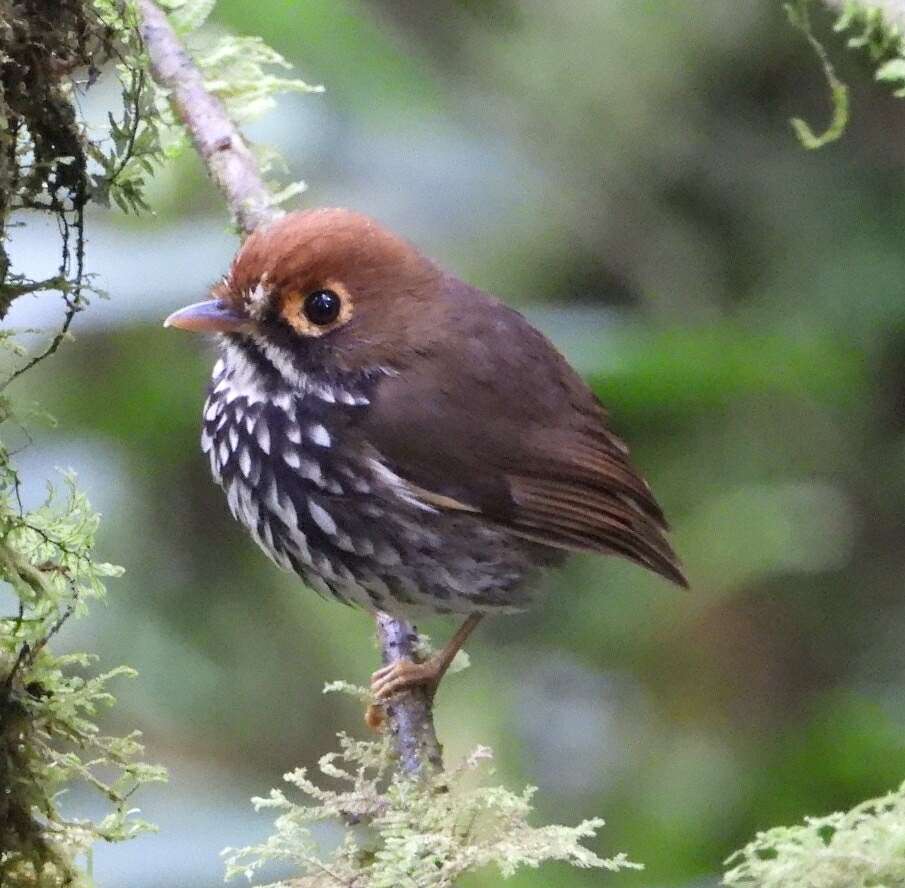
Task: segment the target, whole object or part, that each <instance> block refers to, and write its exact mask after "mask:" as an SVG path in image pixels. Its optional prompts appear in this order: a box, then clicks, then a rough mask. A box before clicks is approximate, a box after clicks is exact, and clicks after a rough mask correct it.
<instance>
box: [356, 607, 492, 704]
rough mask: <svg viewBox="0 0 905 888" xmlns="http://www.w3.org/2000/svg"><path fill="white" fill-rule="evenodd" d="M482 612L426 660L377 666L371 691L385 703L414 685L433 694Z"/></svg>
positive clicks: (377, 698) (471, 618) (478, 621)
mask: <svg viewBox="0 0 905 888" xmlns="http://www.w3.org/2000/svg"><path fill="white" fill-rule="evenodd" d="M482 616H483V615H482V614H472V615H471V616H470V617H468V618H466V620H465V622H463V623H462V625H461V626H460V627H459V628H458V630H457V631H456V634H455V635H453V637H452V638H451V639H450V640H449V641H448V642H447V643H446V645H445V646H444V647H443V649H442V650H439V651H437V653H436V654H434V655H433V656H432V657H431V658H430V659H429V660H426V661H425V662H424V663H414V662H412V661H411V660H397V661H396V662H395V663H390V664H389V665H388V666H384V667H383V668H382V669H378V670H377V671H376V672H375V673H374V674H373V675H372V676H371V693H372V694H373V695H374V699H375V700H377V702H378V703H384V702H386V701H387V700H389V699H390V697H393V696H395V695H396V694H399V693H401V692H402V691H408V690H411V689H412V688H414V687H419V686H420V687H423V688H425V689H426V690H427V693H428V696H429V697H431V698H432V697H433V696H434V694H435V693H436V692H437V687H438V686H439V684H440V681H441V679H442V678H443V676H444V675H445V674H446V670H447V669H449V664H450V663H452V661H453V659H455V656H456V654H457V653H458V652H459V649H460V648H461V647H462V645H463V644H465V640H466V639H467V638H468V636H469V635H471V633H472V632H473V631H474V628H475V626H477V625H478V623H480V622H481V617H482Z"/></svg>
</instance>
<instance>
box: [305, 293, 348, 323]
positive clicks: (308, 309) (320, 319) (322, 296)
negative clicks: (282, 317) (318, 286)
mask: <svg viewBox="0 0 905 888" xmlns="http://www.w3.org/2000/svg"><path fill="white" fill-rule="evenodd" d="M339 308H340V299H339V296H337V295H336V293H334V292H333V290H315V291H314V292H313V293H309V294H308V295H307V296H306V297H305V317H306V318H308V320H309V321H311V323H312V324H317V325H318V327H323V326H324V325H325V324H332V323H333V321H335V320H336V319H337V317H339Z"/></svg>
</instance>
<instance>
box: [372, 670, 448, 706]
mask: <svg viewBox="0 0 905 888" xmlns="http://www.w3.org/2000/svg"><path fill="white" fill-rule="evenodd" d="M439 681H440V671H439V669H438V667H437V663H436V662H435V661H434V660H433V659H431V660H428V661H427V662H425V663H414V662H412V661H411V660H396V661H395V662H394V663H390V664H389V665H388V666H384V667H383V668H381V669H378V670H377V671H376V672H375V673H374V674H373V675H372V676H371V693H372V694H373V695H374V699H375V700H376V701H377V702H378V703H385V702H386V701H387V700H389V699H391V698H392V697H395V696H396V695H397V694H401V693H403V692H404V691H410V690H412V689H413V688H417V687H423V688H425V690H426V691H427V693H428V696H430V697H433V695H434V692H435V691H436V690H437V685H438V684H439Z"/></svg>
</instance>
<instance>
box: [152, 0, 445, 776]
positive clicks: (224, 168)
mask: <svg viewBox="0 0 905 888" xmlns="http://www.w3.org/2000/svg"><path fill="white" fill-rule="evenodd" d="M138 10H139V13H140V15H141V34H142V38H143V39H144V43H145V48H146V51H147V53H148V57H149V60H150V65H151V71H152V73H153V75H154V78H155V80H156V81H157V83H158V84H159V85H160V86H161V87H163V88H164V89H165V90H167V92H168V93H169V97H170V102H171V103H172V105H173V108H174V110H175V112H176V114H177V115H178V117H179V119H180V120H182V122H183V123H184V124H185V127H186V129H187V130H188V132H189V134H190V136H191V139H192V142H193V143H194V145H195V147H196V149H197V150H198V153H199V155H200V156H201V159H202V161H203V162H204V165H205V166H206V168H207V170H208V172H209V173H210V175H211V178H213V180H214V182H215V183H216V185H217V187H218V188H219V189H220V191H221V192H222V193H223V195H224V197H225V198H226V201H227V203H228V204H229V208H230V211H231V212H232V214H233V216H234V218H235V220H236V223H237V225H238V227H239V229H240V231H242V232H243V233H244V234H248V233H250V232H251V231H253V230H254V229H255V228H257V227H258V226H259V225H264V224H267V223H268V222H270V221H272V220H273V219H275V218H276V217H277V216H278V215H280V211H279V210H277V209H276V208H275V207H274V205H273V198H272V196H271V194H270V192H269V191H268V189H267V186H266V185H265V183H264V180H263V177H262V176H261V172H260V169H259V167H258V164H257V162H256V161H255V158H254V156H253V155H252V153H251V151H250V150H249V148H248V145H246V143H245V140H244V139H243V138H242V134H241V133H240V132H239V130H238V128H237V127H236V125H235V124H234V123H233V122H232V120H231V119H230V117H229V115H228V114H227V113H226V109H225V108H224V107H223V105H222V103H221V102H220V101H219V99H218V98H217V97H216V96H214V95H212V94H211V93H210V92H209V91H208V90H207V89H206V88H205V85H204V78H203V77H202V74H201V71H200V70H199V69H198V66H197V65H196V64H195V63H194V62H193V61H192V59H191V57H190V56H189V54H188V53H187V52H186V50H185V47H184V46H183V45H182V43H181V41H180V39H179V37H178V36H177V34H176V32H175V31H174V30H173V28H172V26H171V25H170V22H169V21H168V20H167V17H166V15H164V13H163V12H162V11H161V9H160V8H159V7H158V6H157V4H156V3H154V2H153V0H138ZM378 637H379V640H380V647H381V652H382V658H383V662H384V663H385V664H388V663H392V662H395V661H396V660H399V659H402V658H411V656H412V653H413V647H414V644H415V642H416V633H415V631H414V629H413V627H412V626H411V624H409V623H408V622H406V621H405V620H397V619H394V618H392V617H389V616H387V615H386V614H380V615H379V616H378ZM387 709H388V715H389V722H390V730H391V731H392V734H393V737H394V739H395V743H396V749H397V751H398V753H399V758H400V761H401V763H402V768H403V770H405V771H406V772H407V773H409V774H412V775H414V774H420V773H425V774H426V773H428V772H430V771H433V770H435V769H437V768H439V767H440V765H441V753H440V744H439V743H438V742H437V735H436V733H435V730H434V722H433V715H432V712H431V704H430V700H429V699H428V697H427V695H426V694H424V693H423V692H421V691H414V692H409V693H405V694H401V695H400V696H399V697H398V698H397V699H396V700H395V701H394V702H393V704H392V705H390V706H388V707H387Z"/></svg>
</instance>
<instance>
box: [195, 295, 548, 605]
mask: <svg viewBox="0 0 905 888" xmlns="http://www.w3.org/2000/svg"><path fill="white" fill-rule="evenodd" d="M262 298H263V297H262ZM385 375H389V371H387V370H386V369H385V368H380V370H379V371H378V372H375V373H374V374H372V375H365V376H362V377H361V378H357V379H356V378H347V379H343V380H340V381H337V380H334V379H327V378H323V379H321V378H318V379H314V378H312V375H311V373H310V372H305V371H303V370H301V369H300V368H299V367H297V366H296V363H295V361H294V359H293V356H292V354H291V353H289V352H288V351H287V350H286V349H285V348H283V347H281V346H278V345H275V344H273V343H271V342H270V341H268V340H266V339H264V338H263V337H261V336H257V337H255V338H254V340H253V341H252V340H242V341H235V340H224V341H223V357H222V358H221V359H220V360H218V361H217V363H216V365H215V367H214V374H213V377H212V379H211V388H210V394H209V396H208V400H207V402H206V404H205V407H204V421H203V427H202V432H201V448H202V450H203V451H204V452H205V453H206V454H207V456H208V459H209V460H210V464H211V472H212V474H213V476H214V480H215V481H216V482H217V483H218V484H220V485H221V486H222V487H223V489H224V491H225V493H226V499H227V503H228V505H229V509H230V511H231V512H232V514H233V516H234V517H235V518H236V520H238V521H239V522H241V523H242V524H243V525H244V526H245V527H246V528H248V530H249V532H250V533H251V535H252V537H253V539H254V540H255V542H257V544H258V545H259V546H260V547H261V548H262V549H263V550H264V552H266V553H267V555H268V556H269V557H270V558H271V560H272V561H273V562H274V563H275V564H277V565H278V566H280V567H281V568H283V569H285V570H292V571H295V572H296V573H297V574H299V576H301V577H302V578H303V579H304V580H305V582H306V583H307V585H308V586H310V587H311V588H313V589H315V590H316V591H318V592H320V593H321V594H323V595H328V596H331V597H335V598H337V599H339V600H341V601H343V602H346V603H349V604H357V605H361V606H364V607H367V608H371V609H380V610H388V611H391V612H402V613H406V612H409V611H411V610H413V609H414V610H416V611H417V610H422V611H423V610H432V611H439V612H447V613H448V612H457V613H473V612H476V611H500V610H515V609H520V608H521V607H523V606H524V605H525V604H526V603H527V599H526V598H523V600H519V597H518V590H521V589H522V586H523V580H524V579H525V577H526V575H527V574H528V573H530V572H533V570H534V565H535V563H536V555H535V557H534V558H533V559H532V558H529V557H528V554H527V553H526V552H525V551H524V544H519V543H517V542H513V539H512V538H511V537H508V536H507V535H506V534H505V533H504V532H502V531H499V530H496V529H493V528H492V527H491V526H489V525H485V524H483V523H481V522H480V521H478V520H477V519H475V518H474V517H473V516H471V515H467V514H461V513H460V514H446V513H443V512H441V511H440V510H438V509H437V508H436V507H434V506H433V505H430V504H428V503H425V502H424V501H423V500H421V499H420V498H419V496H418V488H416V487H413V486H412V485H411V484H409V483H408V482H407V481H405V479H404V478H403V477H402V476H401V475H400V474H399V472H398V471H396V470H395V469H394V468H391V467H390V466H389V465H387V464H386V462H385V461H384V460H383V459H382V458H381V457H380V455H379V454H375V451H374V450H373V448H371V447H370V446H369V445H368V444H367V441H365V440H363V439H362V437H361V434H360V433H359V432H358V431H357V426H356V423H357V421H358V418H359V417H361V416H362V415H363V414H362V411H365V410H367V408H368V406H369V405H370V404H371V401H372V398H373V392H374V386H375V382H374V380H375V379H376V378H379V377H381V376H385ZM514 590H516V591H514Z"/></svg>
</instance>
